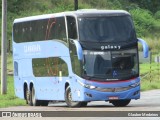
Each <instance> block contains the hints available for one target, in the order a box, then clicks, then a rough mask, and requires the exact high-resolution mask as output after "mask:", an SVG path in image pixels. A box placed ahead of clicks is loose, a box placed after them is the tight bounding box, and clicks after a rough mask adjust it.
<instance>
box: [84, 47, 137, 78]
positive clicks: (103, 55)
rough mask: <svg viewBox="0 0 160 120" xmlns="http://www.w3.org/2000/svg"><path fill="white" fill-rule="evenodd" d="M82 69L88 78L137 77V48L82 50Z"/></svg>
mask: <svg viewBox="0 0 160 120" xmlns="http://www.w3.org/2000/svg"><path fill="white" fill-rule="evenodd" d="M83 69H84V77H88V79H90V78H97V79H99V80H100V79H102V80H104V79H105V80H125V79H131V78H134V77H138V73H139V67H138V58H137V49H136V48H134V49H129V50H121V51H91V50H84V67H83ZM86 79H87V78H86Z"/></svg>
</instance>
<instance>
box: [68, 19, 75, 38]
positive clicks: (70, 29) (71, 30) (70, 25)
mask: <svg viewBox="0 0 160 120" xmlns="http://www.w3.org/2000/svg"><path fill="white" fill-rule="evenodd" d="M67 26H68V38H71V39H77V27H76V20H75V18H74V17H71V16H67Z"/></svg>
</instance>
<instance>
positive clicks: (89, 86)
mask: <svg viewBox="0 0 160 120" xmlns="http://www.w3.org/2000/svg"><path fill="white" fill-rule="evenodd" d="M78 83H79V84H80V85H82V86H83V87H85V88H88V89H95V88H96V86H93V85H89V84H84V83H82V82H81V81H79V80H78Z"/></svg>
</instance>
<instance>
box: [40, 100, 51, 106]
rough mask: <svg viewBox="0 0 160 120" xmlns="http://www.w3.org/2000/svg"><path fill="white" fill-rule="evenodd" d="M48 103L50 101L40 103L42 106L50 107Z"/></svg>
mask: <svg viewBox="0 0 160 120" xmlns="http://www.w3.org/2000/svg"><path fill="white" fill-rule="evenodd" d="M48 103H49V101H46V100H42V101H41V103H40V105H41V106H48Z"/></svg>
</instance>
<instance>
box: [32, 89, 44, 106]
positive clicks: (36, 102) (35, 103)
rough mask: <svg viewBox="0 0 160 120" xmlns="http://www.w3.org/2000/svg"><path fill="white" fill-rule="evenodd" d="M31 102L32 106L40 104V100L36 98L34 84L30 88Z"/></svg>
mask: <svg viewBox="0 0 160 120" xmlns="http://www.w3.org/2000/svg"><path fill="white" fill-rule="evenodd" d="M30 99H31V102H32V105H33V106H40V103H41V101H40V100H37V99H36V96H35V89H34V86H33V87H32V90H31V98H30Z"/></svg>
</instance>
